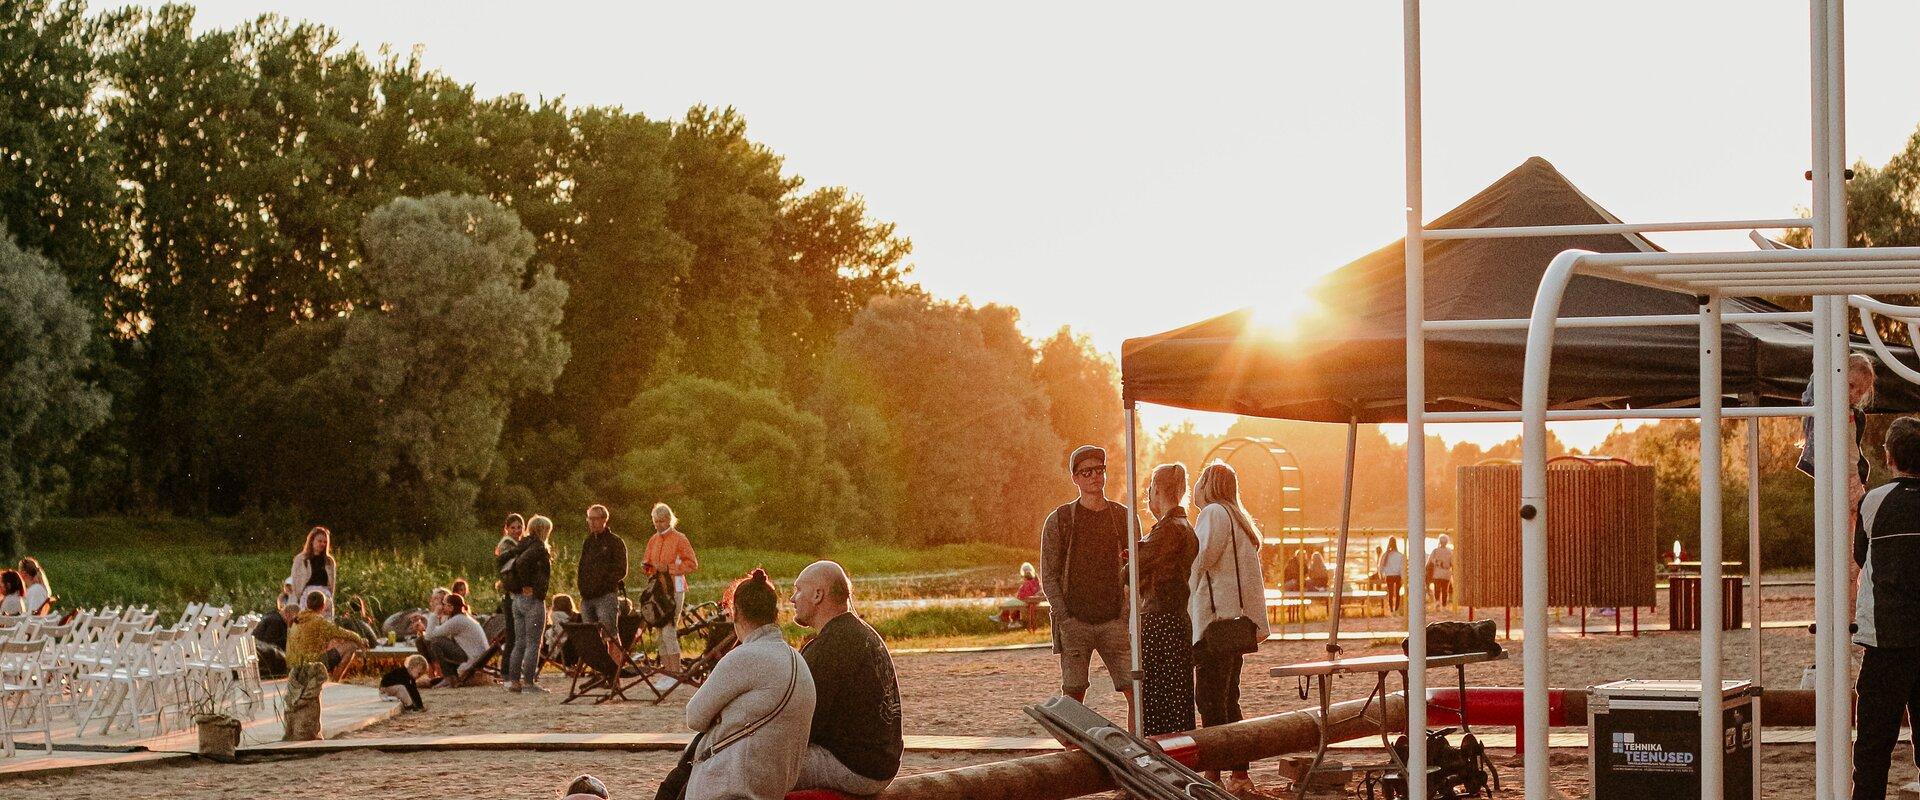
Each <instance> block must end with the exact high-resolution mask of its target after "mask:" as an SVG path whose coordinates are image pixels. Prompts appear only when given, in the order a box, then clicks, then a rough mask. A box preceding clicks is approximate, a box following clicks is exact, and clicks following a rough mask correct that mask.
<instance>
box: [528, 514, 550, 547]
mask: <svg viewBox="0 0 1920 800" xmlns="http://www.w3.org/2000/svg"><path fill="white" fill-rule="evenodd" d="M527 535H529V536H532V537H534V538H536V539H539V540H540V541H543V542H544V541H546V540H548V539H551V538H553V520H550V519H547V518H546V517H543V516H541V515H539V514H535V515H533V519H530V520H527Z"/></svg>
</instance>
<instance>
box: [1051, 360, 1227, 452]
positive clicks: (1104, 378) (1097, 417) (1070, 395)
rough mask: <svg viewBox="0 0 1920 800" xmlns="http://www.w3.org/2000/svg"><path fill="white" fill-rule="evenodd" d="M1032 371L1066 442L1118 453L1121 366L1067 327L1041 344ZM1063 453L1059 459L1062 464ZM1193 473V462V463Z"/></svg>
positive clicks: (1056, 430) (1057, 430)
mask: <svg viewBox="0 0 1920 800" xmlns="http://www.w3.org/2000/svg"><path fill="white" fill-rule="evenodd" d="M1034 376H1035V378H1036V379H1037V380H1039V382H1040V387H1041V388H1042V389H1043V390H1044V391H1045V392H1046V393H1047V409H1048V420H1049V422H1050V423H1051V424H1052V426H1053V432H1054V434H1055V435H1056V436H1059V437H1060V441H1062V442H1065V443H1066V444H1067V445H1068V446H1070V447H1073V446H1079V445H1082V444H1097V445H1101V446H1103V447H1106V448H1107V450H1108V452H1119V450H1120V445H1121V434H1122V428H1124V427H1125V421H1124V418H1123V417H1124V415H1123V414H1122V413H1121V408H1120V370H1119V368H1117V367H1115V366H1114V364H1113V359H1111V358H1108V357H1107V356H1105V355H1103V354H1102V353H1101V352H1100V351H1099V350H1097V349H1095V348H1094V346H1093V340H1092V339H1089V338H1087V337H1086V336H1085V335H1080V336H1075V335H1074V333H1073V331H1072V330H1070V329H1068V328H1067V327H1066V326H1061V328H1060V330H1058V331H1056V332H1054V334H1053V336H1051V337H1049V338H1048V339H1047V340H1046V341H1045V342H1042V343H1041V344H1040V359H1039V362H1038V363H1036V364H1035V365H1034ZM1066 463H1067V462H1066V457H1065V456H1064V455H1063V456H1062V457H1061V459H1060V465H1061V467H1062V468H1064V467H1065V466H1066ZM1195 469H1196V473H1195V474H1198V473H1197V466H1195Z"/></svg>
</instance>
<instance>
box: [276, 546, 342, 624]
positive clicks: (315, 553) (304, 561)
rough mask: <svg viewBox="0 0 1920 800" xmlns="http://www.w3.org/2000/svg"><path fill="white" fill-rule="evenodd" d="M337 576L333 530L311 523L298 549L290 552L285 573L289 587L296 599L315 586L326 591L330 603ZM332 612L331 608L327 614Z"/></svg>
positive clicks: (305, 594)
mask: <svg viewBox="0 0 1920 800" xmlns="http://www.w3.org/2000/svg"><path fill="white" fill-rule="evenodd" d="M338 577H339V576H338V575H337V574H336V573H335V565H334V561H333V532H332V531H329V530H327V529H326V528H325V527H324V526H320V525H315V526H313V529H312V530H309V531H307V539H306V543H305V544H303V545H301V546H300V552H298V553H295V554H294V556H293V570H292V571H291V572H290V573H289V574H288V575H287V585H288V586H291V587H293V596H294V598H296V599H299V598H304V597H306V596H307V590H308V589H309V588H315V589H319V590H321V591H324V592H326V593H327V599H328V601H329V603H331V601H332V599H333V587H334V586H335V582H336V579H337V578H338ZM332 615H333V614H332V612H331V611H329V612H328V614H327V616H329V617H331V616H332Z"/></svg>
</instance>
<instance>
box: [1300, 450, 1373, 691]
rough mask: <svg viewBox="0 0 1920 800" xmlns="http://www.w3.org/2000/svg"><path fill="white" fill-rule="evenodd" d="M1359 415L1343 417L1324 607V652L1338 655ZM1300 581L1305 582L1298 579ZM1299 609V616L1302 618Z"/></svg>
mask: <svg viewBox="0 0 1920 800" xmlns="http://www.w3.org/2000/svg"><path fill="white" fill-rule="evenodd" d="M1359 434H1360V417H1359V415H1358V413H1357V412H1356V413H1355V415H1354V416H1353V417H1351V418H1349V419H1348V420H1347V468H1346V471H1345V472H1343V473H1341V474H1342V476H1343V478H1342V480H1341V483H1340V543H1339V545H1338V546H1337V547H1336V548H1335V549H1336V550H1337V551H1338V552H1337V553H1336V554H1335V557H1336V558H1337V559H1338V560H1337V561H1335V562H1334V567H1333V569H1334V572H1333V605H1332V607H1331V608H1329V609H1328V617H1329V622H1330V623H1331V624H1330V626H1329V627H1330V628H1331V630H1329V631H1328V632H1327V655H1328V656H1334V657H1337V656H1339V655H1340V604H1341V600H1342V596H1343V595H1344V594H1346V590H1347V535H1348V533H1349V532H1350V531H1351V530H1352V526H1353V449H1354V446H1355V445H1357V444H1358V443H1359ZM1302 583H1303V584H1304V583H1305V582H1304V581H1302ZM1306 616H1307V615H1306V613H1305V612H1304V611H1303V612H1302V613H1301V614H1300V618H1301V619H1305V618H1306Z"/></svg>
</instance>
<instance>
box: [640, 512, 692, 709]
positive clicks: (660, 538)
mask: <svg viewBox="0 0 1920 800" xmlns="http://www.w3.org/2000/svg"><path fill="white" fill-rule="evenodd" d="M651 516H652V517H653V536H651V537H648V539H647V552H646V559H645V561H644V563H643V564H642V565H641V568H642V569H644V570H646V573H647V578H648V580H651V581H655V582H657V583H659V584H661V585H662V586H663V587H665V589H666V590H667V591H669V592H671V593H672V595H671V596H672V598H673V612H672V613H670V614H668V615H667V620H666V624H665V625H662V626H660V664H661V665H662V666H664V667H666V668H667V669H669V670H673V671H674V672H678V671H680V670H681V668H682V665H681V661H680V630H679V620H680V612H682V611H684V610H686V607H687V576H688V575H691V574H693V572H694V571H695V570H698V569H700V559H699V558H696V557H695V556H694V554H693V542H691V541H689V540H688V539H687V535H686V534H684V533H681V532H680V518H679V517H676V516H674V514H673V509H672V508H670V507H668V506H667V504H666V503H654V504H653V511H652V514H651Z"/></svg>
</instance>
